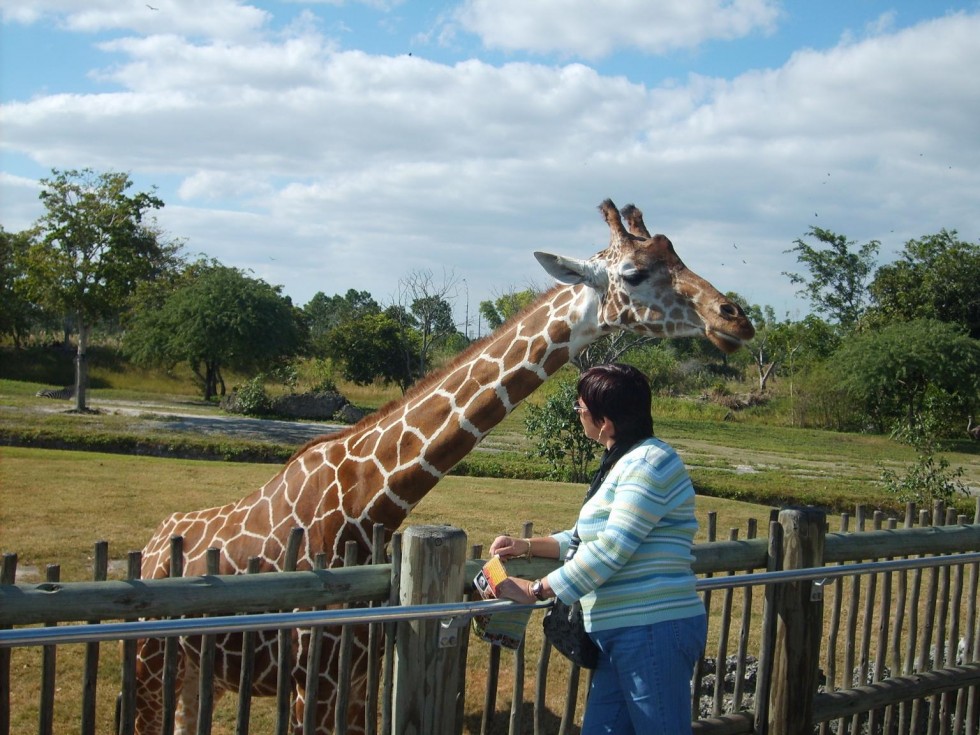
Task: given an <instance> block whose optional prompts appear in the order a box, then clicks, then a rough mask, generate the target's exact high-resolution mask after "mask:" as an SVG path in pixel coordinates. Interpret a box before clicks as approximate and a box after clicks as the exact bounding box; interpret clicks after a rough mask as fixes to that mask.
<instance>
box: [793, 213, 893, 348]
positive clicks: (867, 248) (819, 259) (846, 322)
mask: <svg viewBox="0 0 980 735" xmlns="http://www.w3.org/2000/svg"><path fill="white" fill-rule="evenodd" d="M808 234H809V236H810V237H814V238H816V239H817V241H818V242H819V243H823V244H824V245H826V246H827V247H825V248H820V247H819V246H818V247H814V246H813V245H810V244H809V243H807V242H806V241H804V240H802V239H798V240H796V241H795V243H796V244H795V247H793V248H790V249H789V250H787V251H786V252H787V253H793V252H795V253H796V258H797V260H798V261H799V262H800V263H802V264H803V265H804V266H806V268H807V269H808V270H809V272H810V275H809V278H808V277H806V276H804V275H801V274H799V273H786V272H784V273H783V275H784V276H789V279H790V281H792V282H793V283H794V284H797V285H802V286H803V288H802V289H801V290H800V291H798V292H797V293H798V294H799V295H801V296H806V297H807V298H809V299H810V303H811V304H812V305H813V308H814V310H815V311H816V312H817V313H818V314H826V315H827V316H828V317H829V318H830V319H831V320H832V321H835V322H836V323H837V324H839V325H840V326H841V327H842V328H843V329H845V330H848V329H851V328H852V327H853V326H854V325H855V324H856V323H857V321H858V319H859V318H860V316H861V314H862V313H863V311H864V308H865V302H866V300H867V292H868V279H869V277H870V275H871V273H872V271H873V270H874V264H875V256H876V255H877V253H878V248H879V246H880V243H879V242H878V241H877V240H871V241H870V242H867V243H865V244H864V245H862V246H861V247H860V248H859V249H858V250H857V251H854V250H852V248H853V246H854V245H855V243H854V241H853V240H848V239H847V238H846V237H844V236H843V235H838V234H836V233H834V232H831V231H830V230H824V229H822V228H820V227H810V231H809V233H808Z"/></svg>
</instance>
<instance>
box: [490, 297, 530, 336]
mask: <svg viewBox="0 0 980 735" xmlns="http://www.w3.org/2000/svg"><path fill="white" fill-rule="evenodd" d="M537 297H538V292H537V291H535V290H534V289H530V288H526V289H524V290H523V291H511V292H510V293H505V294H503V295H501V296H498V297H497V298H496V299H494V300H493V301H489V300H488V301H481V302H480V316H482V317H483V321H485V322H486V323H487V327H488V328H489V329H490V330H491V331H492V330H494V329H497V328H498V327H499V326H500V325H502V324H503V323H504V322H505V321H507V320H508V319H510V318H511V317H512V316H514V315H516V314H520V313H521V312H522V311H524V309H526V308H527V307H528V306H530V305H531V304H532V303H534V300H535V299H536V298H537Z"/></svg>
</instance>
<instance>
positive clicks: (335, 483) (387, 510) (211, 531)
mask: <svg viewBox="0 0 980 735" xmlns="http://www.w3.org/2000/svg"><path fill="white" fill-rule="evenodd" d="M599 210H600V212H601V213H602V215H603V217H604V219H605V221H606V223H607V225H608V226H609V230H610V240H609V246H608V247H607V248H605V249H604V250H602V251H600V252H599V253H597V254H596V255H594V256H592V257H591V258H589V259H588V260H578V259H575V258H571V257H564V256H558V255H551V254H547V253H542V252H536V253H534V255H535V257H536V258H537V260H538V261H539V263H540V264H541V266H542V267H543V268H544V269H545V271H546V272H547V273H549V274H550V275H551V276H552V277H554V278H555V280H556V281H557V283H556V285H554V286H553V287H552V288H551V289H550V290H549V291H547V292H545V293H544V294H542V295H541V296H540V297H539V298H538V299H537V300H536V302H534V303H533V304H531V305H530V306H529V307H528V308H527V309H525V310H524V311H523V312H522V313H521V314H519V315H517V316H515V317H514V318H512V319H511V320H510V321H508V322H507V323H505V324H504V325H503V326H501V327H500V328H499V329H497V330H496V331H495V332H493V333H492V334H490V335H488V336H487V337H485V338H484V339H483V340H481V341H478V342H476V343H474V344H472V345H470V346H469V347H468V348H467V349H466V350H465V351H464V352H463V353H461V354H460V355H459V356H458V357H457V358H456V359H455V360H454V361H453V362H452V363H451V364H450V365H449V366H447V367H446V368H444V369H442V370H439V371H437V372H435V373H433V374H430V375H429V376H427V377H426V378H424V379H423V380H422V381H420V383H419V384H418V385H417V386H415V387H413V388H412V389H410V390H409V391H408V392H407V393H406V394H405V395H404V396H403V397H402V398H401V399H399V400H396V401H393V402H391V403H389V404H388V405H387V406H385V407H383V408H382V409H380V410H379V411H377V412H376V413H374V414H372V415H369V416H367V417H365V418H364V419H363V420H362V421H360V422H359V423H357V424H355V425H353V426H351V427H348V428H346V429H344V430H341V431H340V432H338V433H335V434H332V435H326V436H322V437H318V438H316V439H313V440H312V441H310V442H308V443H307V444H306V445H305V446H303V447H301V448H300V449H299V450H298V451H297V452H296V453H295V454H294V455H293V456H292V458H291V459H289V460H288V461H287V462H286V464H285V465H284V466H283V468H282V469H281V470H280V471H279V473H278V474H277V475H276V476H275V477H273V478H272V479H271V480H270V481H269V482H268V483H266V484H265V485H264V486H263V487H261V488H260V489H258V490H256V491H255V492H253V493H252V494H250V495H248V496H247V497H245V498H243V499H241V500H239V501H237V502H233V503H230V504H228V505H225V506H222V507H218V508H210V509H206V510H199V511H195V512H190V513H175V514H174V515H172V516H171V517H170V518H168V519H167V520H166V521H164V522H163V523H162V524H161V525H160V526H159V528H158V529H157V531H156V532H155V534H154V535H153V537H152V538H151V539H150V541H149V542H148V543H147V545H146V547H145V549H144V552H143V567H142V574H143V577H144V579H146V578H159V577H165V576H168V575H169V573H170V569H169V564H170V560H169V541H170V538H171V537H172V536H175V535H179V536H182V537H183V538H184V573H185V574H186V575H200V574H204V573H205V572H206V569H205V566H204V565H205V552H206V550H207V549H208V547H216V548H218V549H219V550H220V569H219V573H221V574H240V573H242V572H244V571H245V569H246V565H247V563H248V559H249V558H250V557H259V558H260V559H261V567H262V570H263V571H272V570H281V569H282V568H283V562H284V556H285V549H286V543H287V538H288V535H289V533H290V531H291V529H292V528H293V527H295V526H300V527H302V528H304V529H305V534H304V540H303V547H302V548H301V551H300V555H299V562H298V564H297V568H298V569H310V568H313V564H314V558H315V556H316V555H317V553H318V552H325V553H326V557H327V559H328V565H329V566H337V565H339V564H340V563H341V560H342V555H343V553H344V546H345V543H346V542H347V541H350V540H353V541H355V542H356V543H357V544H358V546H359V548H360V556H361V561H363V560H365V559H366V558H367V557H368V556H369V554H370V549H371V537H372V529H373V527H374V525H375V524H377V523H382V524H384V528H385V532H386V539H390V537H391V534H393V533H394V532H395V531H396V530H397V529H398V527H399V526H400V525H401V523H402V521H404V520H405V518H406V517H407V516H408V514H409V513H410V512H411V510H412V509H413V508H414V507H415V505H416V504H417V503H418V502H419V501H420V500H422V498H423V497H424V496H425V494H426V493H427V492H428V491H429V490H431V489H432V488H433V487H434V486H435V485H436V483H437V482H438V481H439V480H440V479H441V478H442V477H443V476H445V475H446V473H448V472H449V470H450V469H451V468H452V467H453V466H454V465H455V464H456V463H457V462H459V461H460V460H461V459H462V458H463V457H464V456H465V455H466V454H467V453H469V452H470V451H471V450H472V449H473V448H474V447H475V446H476V445H477V443H478V442H480V440H481V439H483V438H484V437H485V436H486V435H487V433H488V432H489V431H490V430H491V429H492V428H493V427H494V426H496V425H497V424H498V423H499V422H500V421H501V420H502V419H503V418H504V417H505V416H507V414H508V413H510V412H511V411H512V410H513V409H514V408H515V407H516V406H517V405H518V404H519V403H520V402H521V401H522V400H524V399H525V398H527V396H528V395H530V394H531V393H532V392H533V391H534V390H536V389H537V388H538V387H539V386H540V385H541V384H542V383H543V382H544V381H545V380H546V379H547V378H548V377H549V376H551V375H552V374H554V373H555V372H556V371H557V370H558V369H559V368H560V367H562V366H563V365H565V364H566V363H568V362H570V361H571V360H572V359H573V358H575V357H576V356H577V355H579V354H580V353H581V352H582V350H584V349H585V348H586V347H587V346H588V345H589V344H591V343H592V342H594V341H595V340H596V339H598V338H599V337H601V336H603V335H605V334H608V333H611V332H613V331H615V330H630V331H633V332H636V333H639V334H642V335H652V336H658V337H667V338H672V337H684V336H692V335H702V336H705V337H707V339H708V340H710V341H711V342H712V343H713V344H715V345H716V346H717V347H718V348H719V349H721V350H722V351H723V352H725V353H731V352H734V351H736V350H738V349H739V347H740V346H741V345H742V344H743V342H745V341H746V340H749V339H751V338H752V337H753V335H754V329H753V327H752V324H751V323H750V322H749V320H748V318H747V317H746V316H745V313H744V312H743V311H742V309H741V307H740V306H738V305H737V304H735V303H733V302H732V301H730V300H729V299H727V298H726V297H725V296H723V295H722V294H721V293H720V292H719V291H718V290H717V289H715V288H714V286H712V285H711V284H710V283H708V282H707V281H705V280H704V279H703V278H701V277H700V276H698V275H696V274H695V273H693V272H692V271H690V270H688V269H687V267H686V266H685V265H684V264H683V262H681V260H680V258H679V257H678V256H677V254H676V253H675V251H674V248H673V245H672V244H671V242H670V240H669V239H667V237H665V236H664V235H653V236H651V235H650V233H649V232H648V231H647V229H646V226H645V225H644V223H643V215H642V213H641V212H640V210H639V209H637V208H636V207H634V206H633V205H629V206H627V207H624V208H623V210H622V214H621V213H620V212H619V211H617V209H616V206H615V205H614V204H613V203H612V201H610V200H608V199H607V200H606V201H604V202H603V203H602V204H601V205H600V206H599ZM623 218H625V219H626V223H627V225H628V229H627V227H626V226H624V223H623ZM338 640H339V636H337V637H335V636H334V635H332V634H330V632H329V630H328V631H325V633H324V637H323V641H324V642H323V649H322V653H321V658H320V660H321V662H323V663H322V664H321V671H320V673H319V677H318V682H319V683H318V688H317V691H316V692H313V693H307V692H306V691H305V686H306V671H305V663H306V656H305V650H306V649H307V646H308V644H309V631H305V632H298V633H296V632H294V634H293V641H292V645H293V647H294V655H293V657H292V660H293V662H294V664H293V670H292V671H291V677H292V687H293V692H292V693H293V698H294V699H293V701H294V706H293V710H292V728H293V732H294V733H298V732H300V729H301V726H302V722H303V717H304V708H305V706H306V705H307V703H308V702H312V703H313V704H312V705H311V706H316V707H317V712H316V718H315V719H316V722H317V723H318V724H317V733H328V732H329V731H330V728H331V726H332V724H333V717H334V705H335V693H336V690H335V686H334V684H335V682H336V681H337V677H338V671H337V669H338V662H337V655H338V650H339V646H338V645H336V644H337V641H338ZM198 645H199V643H198V642H197V641H196V640H195V639H184V640H182V642H181V654H180V657H179V658H180V661H179V664H178V669H179V676H178V689H179V693H178V708H177V709H178V711H177V715H176V731H177V732H178V733H185V732H189V731H190V730H191V729H192V728H193V727H194V723H195V722H196V718H197V708H198V702H197V691H198V690H197V674H198V671H197V661H198V660H199V655H200V652H199V648H198ZM277 645H278V644H277V641H276V636H275V634H274V633H271V634H263V635H261V637H260V642H259V644H258V646H257V649H256V654H255V674H254V685H253V694H255V695H271V694H274V693H275V687H276V680H277V673H278V672H277V671H276V653H277ZM240 652H241V638H240V636H234V635H228V636H224V637H219V639H218V641H217V652H216V655H215V664H214V670H215V673H214V691H215V699H217V698H218V697H219V696H220V694H221V693H223V692H226V691H236V690H237V688H238V676H239V667H240V664H241V653H240ZM367 656H368V653H367V649H366V647H365V646H364V642H363V640H361V641H359V642H358V643H357V644H356V646H355V654H354V656H353V664H352V667H351V670H350V671H347V672H343V674H344V675H346V676H349V677H350V678H351V681H352V689H351V696H350V701H351V702H352V703H356V702H358V701H363V700H364V696H363V695H364V689H365V682H364V672H365V670H366V667H367ZM162 659H163V646H162V641H160V640H158V639H148V640H145V641H140V644H139V652H138V666H137V732H138V733H140V735H149V734H151V733H154V734H155V733H157V732H159V730H160V727H161V721H162V716H161V697H162V668H163V666H162ZM362 707H363V705H362ZM348 718H349V723H350V724H349V731H350V732H352V733H359V732H363V726H364V725H363V711H362V710H359V709H358V707H357V705H356V704H352V707H351V709H350V710H348Z"/></svg>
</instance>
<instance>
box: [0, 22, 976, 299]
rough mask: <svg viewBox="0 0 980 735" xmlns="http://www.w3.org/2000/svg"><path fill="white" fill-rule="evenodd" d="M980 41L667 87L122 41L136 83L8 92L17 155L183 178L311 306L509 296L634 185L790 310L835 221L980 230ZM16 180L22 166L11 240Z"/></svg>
mask: <svg viewBox="0 0 980 735" xmlns="http://www.w3.org/2000/svg"><path fill="white" fill-rule="evenodd" d="M527 5H528V7H531V6H534V5H535V3H527ZM522 7H523V6H522ZM615 7H618V6H615ZM615 7H614V9H613V11H610V12H614V10H615ZM698 7H701V6H698ZM726 7H729V9H730V11H731V12H735V11H736V9H741V10H742V11H744V12H745V13H746V14H748V17H750V18H761V17H762V15H763V14H764V13H763V11H764V10H766V9H771V8H770V6H769V5H765V4H762V3H759V4H757V5H735V4H732V5H730V6H726ZM750 11H754V12H755V15H752V13H751V12H750ZM528 12H530V11H528ZM637 25H642V24H637ZM731 25H732V27H734V24H731ZM750 25H752V27H753V28H764V27H765V23H764V22H763V21H762V20H759V19H757V20H753V21H752V23H751V24H750ZM599 30H601V29H599ZM747 32H748V31H747ZM599 35H601V34H599ZM978 36H980V15H957V16H949V17H944V18H941V19H939V20H935V21H931V22H927V23H923V24H921V25H919V26H915V27H912V28H909V29H907V30H903V31H899V32H896V33H894V34H886V35H876V36H870V37H868V38H866V39H864V40H861V41H847V42H843V43H841V44H840V45H839V46H838V47H836V48H833V49H830V50H827V51H815V50H808V51H800V52H797V53H796V54H795V55H794V56H793V57H792V58H790V59H789V60H788V62H787V63H786V64H784V65H783V66H782V67H780V68H776V69H771V70H765V71H754V72H748V73H744V74H742V75H739V76H736V77H734V78H732V79H729V80H725V79H713V78H704V77H692V78H690V79H688V80H686V81H684V82H683V83H674V84H672V85H671V86H665V87H660V88H651V87H649V86H645V85H643V84H641V83H638V82H632V81H629V80H627V79H625V78H622V77H616V78H609V77H604V76H602V75H601V74H600V73H598V72H597V71H596V70H594V69H592V68H590V67H588V66H585V65H582V64H568V65H565V66H546V65H539V64H530V63H512V64H506V65H502V66H494V65H492V64H489V63H485V62H482V61H478V60H467V61H461V62H459V63H455V64H442V63H436V62H434V61H429V60H425V59H423V58H419V57H418V56H411V57H410V56H407V55H402V56H395V57H392V56H379V55H371V54H367V53H364V52H361V51H339V50H337V48H336V47H335V46H334V45H333V44H332V43H331V41H330V40H328V39H327V38H325V37H324V36H322V35H319V34H318V33H317V32H316V31H314V30H312V29H311V27H310V26H309V25H306V24H300V25H299V26H297V27H296V28H294V29H293V30H292V31H290V32H288V33H287V34H285V35H284V36H283V37H281V38H270V37H266V38H264V39H262V40H238V41H229V40H223V41H220V42H218V41H192V40H189V39H187V38H185V37H182V36H179V35H173V34H171V35H159V36H150V37H147V38H142V39H136V38H130V39H123V40H116V41H112V42H109V43H108V45H107V46H106V47H105V48H106V50H109V51H112V52H114V53H116V54H118V55H119V57H120V59H121V63H120V64H119V65H118V66H117V67H114V68H112V69H108V70H102V72H101V73H102V75H103V78H104V79H106V80H107V81H110V82H113V83H114V84H116V85H118V86H119V89H118V90H117V91H115V92H109V93H102V94H56V95H48V96H39V97H37V98H36V99H31V100H29V101H21V102H14V103H10V104H7V105H4V106H3V107H2V108H0V124H2V127H3V136H2V137H0V146H2V147H3V149H4V150H6V151H10V152H12V153H14V154H15V155H17V156H20V157H29V158H30V159H32V160H34V161H35V162H37V163H38V164H39V165H41V166H46V167H58V168H72V167H84V166H91V167H93V168H97V169H113V170H123V171H131V172H137V173H138V174H139V175H140V176H141V177H142V179H143V180H149V181H153V180H154V177H159V176H163V177H166V178H169V179H172V180H174V181H177V182H179V183H178V185H177V187H176V188H175V189H174V191H173V194H172V195H171V194H168V193H167V192H161V194H162V195H163V196H164V199H165V201H167V203H168V206H167V207H166V208H165V209H164V210H162V212H161V215H160V219H161V223H162V224H163V226H164V227H165V228H166V229H167V230H168V231H169V232H170V233H171V234H173V235H174V236H177V237H182V238H186V239H187V240H188V249H189V250H190V251H192V252H196V251H199V250H205V251H207V252H208V253H209V254H210V255H212V256H213V257H217V258H219V259H220V260H222V261H224V262H227V263H228V264H229V265H236V266H239V267H248V268H251V269H253V270H254V271H255V272H256V273H259V274H260V275H262V277H264V278H267V280H270V281H271V282H273V283H281V284H284V285H285V287H286V291H287V292H288V293H290V294H292V295H293V297H294V299H295V300H296V301H297V302H299V303H305V301H306V300H307V299H308V298H309V297H310V296H312V295H313V293H315V292H316V291H317V290H323V291H326V292H327V293H337V292H344V291H346V290H347V288H357V289H366V290H369V291H371V292H372V293H374V294H375V295H376V296H377V297H378V298H384V297H386V296H387V295H388V294H391V293H393V292H394V291H395V290H396V288H397V279H398V278H399V277H401V276H404V275H406V274H407V273H409V272H410V271H412V270H414V269H416V268H420V267H423V268H424V267H429V268H432V269H434V270H438V269H440V268H441V267H443V266H446V267H449V268H453V269H456V270H458V272H459V273H460V275H462V276H463V277H467V278H468V283H469V287H470V290H471V295H472V298H473V300H474V301H476V300H478V299H480V298H489V297H490V295H491V294H492V293H493V292H495V291H496V292H499V290H500V289H505V288H507V287H508V286H511V285H520V284H522V283H525V282H526V280H527V279H528V278H532V279H539V280H540V279H541V274H540V273H539V269H538V268H537V266H536V264H535V263H534V261H533V258H531V256H530V253H531V252H532V251H533V250H536V249H544V250H550V251H552V252H559V253H565V254H569V255H576V256H581V257H584V256H588V255H590V254H591V253H592V252H594V251H595V250H598V249H599V248H600V247H601V246H602V245H603V243H604V241H605V239H606V233H605V231H604V227H603V226H602V222H601V219H600V218H599V217H598V215H597V214H596V213H595V210H594V207H595V205H596V204H598V203H599V201H601V200H602V199H604V198H605V197H607V196H610V197H612V198H613V199H614V201H616V203H617V204H619V205H624V204H626V203H627V202H629V201H634V202H635V203H636V204H637V205H638V206H640V207H641V208H643V209H644V211H645V212H646V214H647V221H648V223H649V225H650V227H651V229H655V230H657V231H660V232H664V233H666V234H667V235H668V236H670V237H671V239H672V240H673V241H674V243H675V245H677V248H678V251H679V252H680V253H681V256H682V257H683V258H684V259H685V261H686V262H687V263H688V265H689V266H691V267H692V268H693V269H694V270H696V271H697V272H699V273H700V274H701V275H703V276H705V277H707V278H709V280H712V281H713V282H714V283H715V285H716V286H718V287H719V288H721V289H722V290H735V291H739V292H741V293H744V294H745V295H747V296H749V297H750V298H751V299H752V300H753V301H755V302H757V303H770V304H773V305H774V306H776V308H777V311H780V310H781V309H782V308H783V307H784V306H785V307H786V308H790V305H792V304H793V303H794V297H793V288H792V286H790V285H789V284H788V283H787V279H785V278H784V277H782V276H781V275H780V274H781V272H783V271H787V270H797V265H796V263H795V261H794V260H793V259H792V256H790V255H786V254H785V253H784V251H785V250H787V249H788V248H789V247H791V245H792V241H793V239H794V238H796V237H800V236H802V235H803V234H805V232H806V230H807V227H808V226H809V225H811V224H819V225H820V226H822V227H826V228H829V229H831V230H834V231H837V232H841V233H843V234H846V235H847V236H848V237H849V238H851V239H855V240H857V241H859V242H865V241H867V240H868V239H871V238H882V239H883V240H884V239H886V238H888V236H889V235H890V236H891V237H890V238H889V239H890V242H886V243H885V246H886V247H885V250H886V252H887V249H888V247H891V248H892V249H894V248H895V247H899V246H900V244H901V242H902V240H903V239H905V238H909V237H918V236H921V235H924V234H929V233H932V232H937V231H938V230H939V229H940V228H941V227H949V228H959V229H960V231H961V233H963V235H964V236H965V237H968V238H970V239H972V238H974V237H975V234H974V233H975V232H977V231H980V219H978V214H977V212H976V211H975V202H976V201H977V200H978V199H980V173H978V172H980V165H978V164H980V161H978V157H980V151H978V148H977V146H976V143H975V137H976V135H975V128H976V122H975V121H976V120H977V119H980V88H978V86H977V85H976V83H975V81H974V80H973V78H972V70H973V69H976V68H980V46H978V45H977V44H976V43H975V39H976V38H977V37H978ZM15 184H16V182H15ZM11 187H12V184H11V180H10V179H9V177H7V178H5V179H0V188H2V191H0V202H2V209H0V217H2V219H0V221H2V222H3V223H4V226H5V227H8V229H10V224H9V223H10V222H12V221H11V220H8V219H7V217H8V213H9V212H10V211H11V209H10V207H9V206H8V204H7V201H8V193H9V192H10V191H21V193H23V187H20V188H19V189H18V188H17V186H14V188H13V189H11ZM18 196H19V195H18ZM34 197H35V199H36V192H35V193H34ZM171 197H174V198H171ZM175 199H176V201H175ZM25 201H26V200H25ZM35 206H36V202H35ZM34 216H36V215H34ZM30 219H33V217H31V218H30ZM26 224H29V221H28V222H26V223H24V225H23V226H26ZM891 230H894V231H895V232H894V234H892V233H891V232H890V231H891ZM736 245H737V247H735V246H736ZM736 251H737V253H736ZM743 261H744V262H743ZM481 289H482V292H481Z"/></svg>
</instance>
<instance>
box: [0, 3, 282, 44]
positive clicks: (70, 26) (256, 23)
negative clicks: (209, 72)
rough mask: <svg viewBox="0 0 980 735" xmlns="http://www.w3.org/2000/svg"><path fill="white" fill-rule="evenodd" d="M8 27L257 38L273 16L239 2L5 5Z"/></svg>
mask: <svg viewBox="0 0 980 735" xmlns="http://www.w3.org/2000/svg"><path fill="white" fill-rule="evenodd" d="M0 9H2V11H3V19H4V21H5V22H15V23H23V24H28V25H29V24H32V23H38V22H41V21H42V20H44V19H46V18H53V19H55V20H56V22H57V23H58V24H59V25H60V26H61V27H63V28H65V29H67V30H71V31H79V32H85V33H95V32H99V31H108V30H113V31H115V30H129V31H138V32H141V33H178V34H186V35H190V36H202V37H208V38H245V37H250V36H254V34H255V33H257V32H258V31H259V30H260V29H262V27H263V26H264V25H265V24H266V23H267V22H268V21H269V14H268V13H267V12H265V11H264V10H261V9H259V8H256V7H254V6H251V5H243V4H242V3H240V2H236V0H208V2H207V5H206V7H205V6H202V5H201V3H199V2H197V0H149V2H140V1H138V0H134V1H132V2H119V1H118V0H85V2H79V0H0Z"/></svg>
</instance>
